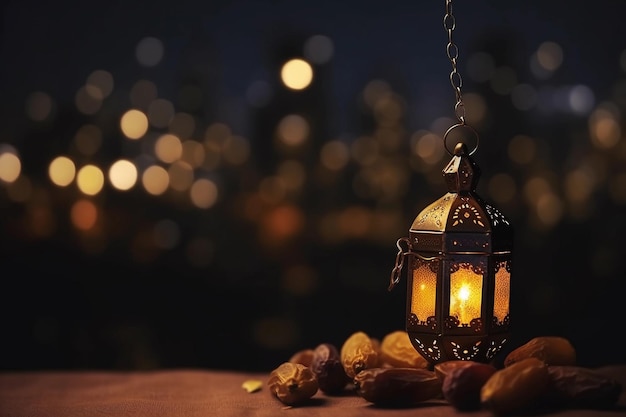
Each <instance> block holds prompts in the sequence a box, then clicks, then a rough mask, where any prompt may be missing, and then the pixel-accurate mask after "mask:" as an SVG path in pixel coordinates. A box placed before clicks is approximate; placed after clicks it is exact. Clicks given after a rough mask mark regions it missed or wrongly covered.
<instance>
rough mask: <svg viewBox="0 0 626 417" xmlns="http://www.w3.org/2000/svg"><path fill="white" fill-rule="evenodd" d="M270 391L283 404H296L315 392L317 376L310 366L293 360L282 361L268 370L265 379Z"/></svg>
mask: <svg viewBox="0 0 626 417" xmlns="http://www.w3.org/2000/svg"><path fill="white" fill-rule="evenodd" d="M267 385H268V387H269V390H270V393H271V394H273V395H274V396H276V398H278V399H279V400H280V401H281V402H282V403H283V404H286V405H298V404H301V403H303V402H304V401H306V400H308V399H309V398H311V397H312V396H314V395H315V394H316V393H317V390H318V383H317V377H316V376H315V374H314V373H313V371H311V369H310V368H308V367H306V366H304V365H302V364H299V363H293V362H284V363H282V364H281V365H280V366H279V367H278V368H276V369H274V370H273V371H272V372H270V376H269V379H268V381H267Z"/></svg>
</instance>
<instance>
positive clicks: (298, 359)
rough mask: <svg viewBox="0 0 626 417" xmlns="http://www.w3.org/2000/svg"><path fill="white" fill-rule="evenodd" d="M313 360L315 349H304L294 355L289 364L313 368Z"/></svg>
mask: <svg viewBox="0 0 626 417" xmlns="http://www.w3.org/2000/svg"><path fill="white" fill-rule="evenodd" d="M312 360H313V349H302V350H299V351H297V352H296V353H294V354H293V355H292V356H291V358H289V360H288V361H287V362H291V363H299V364H301V365H304V366H311V361H312Z"/></svg>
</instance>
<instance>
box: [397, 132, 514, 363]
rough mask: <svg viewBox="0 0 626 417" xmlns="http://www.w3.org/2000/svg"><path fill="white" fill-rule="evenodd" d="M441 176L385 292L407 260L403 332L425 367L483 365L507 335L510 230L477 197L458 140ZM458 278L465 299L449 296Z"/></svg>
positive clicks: (470, 165)
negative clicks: (442, 186) (442, 189)
mask: <svg viewBox="0 0 626 417" xmlns="http://www.w3.org/2000/svg"><path fill="white" fill-rule="evenodd" d="M443 175H444V177H445V180H446V183H447V185H448V193H447V194H445V195H444V196H442V197H441V198H440V199H438V200H436V201H435V202H433V203H432V204H430V205H429V206H428V207H426V208H425V209H424V210H422V211H421V212H420V213H419V214H418V215H417V216H416V217H415V220H414V222H413V224H412V225H411V228H410V229H409V237H408V238H406V237H405V238H400V239H399V240H398V242H397V246H398V249H399V251H398V257H397V260H396V266H395V267H394V269H393V271H392V276H391V284H390V289H391V288H393V286H395V284H397V283H398V281H399V277H400V272H401V270H402V268H403V264H404V262H405V261H407V263H408V265H407V267H408V268H407V269H408V272H407V305H406V326H405V327H406V331H407V333H408V335H409V338H410V340H411V343H412V344H413V346H414V347H415V349H416V350H417V351H418V352H419V353H420V354H421V355H422V356H424V357H425V358H426V359H427V360H428V361H429V362H431V363H438V362H442V361H447V360H473V361H477V362H489V361H491V360H492V359H493V358H494V356H495V355H496V354H497V353H498V352H499V351H500V350H501V349H502V347H503V345H504V344H505V343H506V341H507V339H508V338H509V322H510V319H509V312H510V285H511V271H512V255H513V228H512V226H511V223H510V222H509V221H508V219H506V217H505V216H504V215H503V214H502V213H501V212H500V211H499V210H498V209H496V208H495V207H493V206H492V205H490V204H487V203H486V202H485V201H483V200H482V199H481V198H480V196H478V195H477V194H476V192H475V191H476V185H477V182H478V178H479V177H480V169H479V168H478V166H477V165H476V163H475V162H474V161H473V159H472V158H471V156H470V154H469V153H468V152H467V148H466V146H465V145H464V144H463V143H458V144H457V146H456V147H455V149H454V154H453V157H452V159H451V161H450V163H449V164H448V165H447V166H446V168H445V169H444V170H443ZM407 257H408V258H407ZM455 275H456V276H455ZM463 279H465V280H466V281H468V282H469V284H468V283H464V284H463V285H464V286H462V287H461V288H462V289H464V290H465V292H466V294H465V296H466V297H468V298H467V300H469V301H466V300H465V299H462V298H460V297H459V296H458V294H456V293H455V294H453V288H452V287H454V290H455V291H457V292H458V288H457V287H459V285H458V283H457V281H463ZM453 284H454V285H453ZM433 285H434V287H433ZM479 286H480V288H478V287H479ZM422 292H423V294H422ZM420 294H421V295H420ZM432 297H434V300H433V299H432ZM459 300H461V301H459ZM464 303H466V304H467V307H468V309H470V310H473V311H474V312H476V311H480V313H479V315H478V317H474V316H473V315H472V317H470V319H467V317H463V316H464V315H465V316H467V314H471V312H470V313H467V311H466V310H464V309H463V308H464V307H463V306H465V305H466V304H464ZM477 303H479V304H480V306H479V307H477V306H476V304H477ZM453 304H454V308H455V312H456V313H457V314H454V313H453V312H452V310H453V308H452V307H453V306H452V305H453ZM457 304H460V305H461V306H462V307H461V310H459V311H460V313H459V311H457V310H456V309H458V307H457ZM418 311H419V312H420V314H418V313H417V312H418ZM464 312H465V313H467V314H463V313H464ZM420 315H422V317H420ZM474 315H475V314H474ZM459 316H461V317H459Z"/></svg>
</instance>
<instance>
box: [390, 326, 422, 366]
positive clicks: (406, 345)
mask: <svg viewBox="0 0 626 417" xmlns="http://www.w3.org/2000/svg"><path fill="white" fill-rule="evenodd" d="M380 358H381V360H382V363H385V364H388V365H391V366H392V367H396V368H427V367H428V361H427V360H426V359H425V358H424V357H423V356H422V355H420V354H419V352H418V351H417V350H415V348H414V347H413V344H412V343H411V339H410V338H409V334H408V333H407V332H406V331H404V330H396V331H393V332H391V333H389V334H387V335H386V336H385V337H384V338H383V341H382V342H381V345H380Z"/></svg>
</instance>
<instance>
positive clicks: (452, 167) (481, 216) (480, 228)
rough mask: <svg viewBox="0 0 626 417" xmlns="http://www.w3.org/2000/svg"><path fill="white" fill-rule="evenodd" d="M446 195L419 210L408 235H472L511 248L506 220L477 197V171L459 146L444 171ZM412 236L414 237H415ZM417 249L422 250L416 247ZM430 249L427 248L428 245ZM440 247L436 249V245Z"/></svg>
mask: <svg viewBox="0 0 626 417" xmlns="http://www.w3.org/2000/svg"><path fill="white" fill-rule="evenodd" d="M443 176H444V177H445V180H446V184H447V186H448V193H446V194H445V195H444V196H442V197H441V198H439V199H438V200H436V201H435V202H433V203H432V204H430V205H429V206H427V207H426V208H425V209H424V210H422V211H421V212H420V213H419V214H418V215H417V217H415V220H414V221H413V224H412V225H411V230H410V232H411V234H412V235H415V236H416V235H418V234H427V235H430V236H431V239H428V240H430V241H431V242H432V237H434V236H433V235H437V234H442V235H443V234H451V233H474V234H480V235H482V236H484V237H487V238H488V240H490V241H493V242H492V243H493V244H490V245H489V247H490V248H491V249H492V250H494V249H496V248H498V247H502V246H504V247H507V248H510V246H511V244H512V242H511V241H512V236H513V230H512V226H511V223H510V222H509V220H508V219H507V218H506V217H505V216H504V215H503V214H502V213H501V212H500V211H499V210H498V209H496V208H495V207H493V206H492V205H490V204H488V203H486V202H485V201H483V199H482V198H481V197H480V196H478V194H476V185H477V183H478V178H479V177H480V169H479V168H478V165H476V163H475V162H474V160H473V159H472V158H471V156H470V155H469V154H468V153H467V149H466V147H465V145H464V144H462V143H459V144H458V145H457V146H456V148H455V150H454V155H453V157H452V159H451V160H450V162H449V163H448V165H447V166H446V167H445V168H444V170H443ZM415 236H414V237H415ZM418 246H421V245H420V244H419V243H418ZM429 246H430V245H429ZM437 246H439V245H437Z"/></svg>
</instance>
